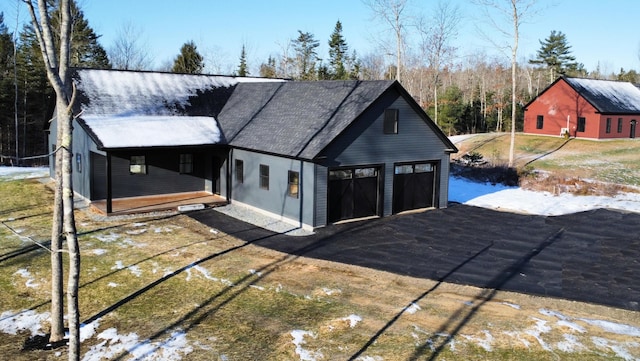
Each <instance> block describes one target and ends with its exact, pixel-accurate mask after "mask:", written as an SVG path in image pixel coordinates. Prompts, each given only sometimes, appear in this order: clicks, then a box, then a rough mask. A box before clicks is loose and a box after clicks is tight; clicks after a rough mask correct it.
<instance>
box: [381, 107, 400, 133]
mask: <svg viewBox="0 0 640 361" xmlns="http://www.w3.org/2000/svg"><path fill="white" fill-rule="evenodd" d="M399 113H400V111H399V110H398V109H385V111H384V134H398V115H399Z"/></svg>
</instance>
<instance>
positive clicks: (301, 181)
mask: <svg viewBox="0 0 640 361" xmlns="http://www.w3.org/2000/svg"><path fill="white" fill-rule="evenodd" d="M303 184H304V161H303V160H302V159H300V179H298V197H299V201H298V206H299V210H298V218H299V221H300V229H302V226H303V224H304V218H303V213H302V212H303V210H304V207H303V203H304V192H303V189H304V187H303Z"/></svg>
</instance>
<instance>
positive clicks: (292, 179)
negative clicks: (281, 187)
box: [287, 170, 300, 198]
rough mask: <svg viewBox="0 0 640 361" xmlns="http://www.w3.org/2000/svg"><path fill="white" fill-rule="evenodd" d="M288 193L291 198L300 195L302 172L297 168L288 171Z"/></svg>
mask: <svg viewBox="0 0 640 361" xmlns="http://www.w3.org/2000/svg"><path fill="white" fill-rule="evenodd" d="M287 195H288V196H289V197H291V198H299V197H300V172H298V171H295V170H290V171H288V172H287Z"/></svg>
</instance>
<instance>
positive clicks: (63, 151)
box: [23, 0, 80, 361]
mask: <svg viewBox="0 0 640 361" xmlns="http://www.w3.org/2000/svg"><path fill="white" fill-rule="evenodd" d="M23 1H24V2H25V4H26V5H27V8H28V9H29V14H30V15H31V23H32V26H33V28H34V31H35V33H36V37H37V39H38V43H39V45H40V50H41V53H42V58H43V60H44V64H45V68H46V72H47V78H48V79H49V82H50V84H51V86H52V87H53V89H54V91H55V93H56V115H55V116H56V122H57V129H56V131H57V142H58V150H57V152H56V155H55V164H56V174H55V182H56V186H55V197H54V202H55V203H54V212H53V214H54V215H53V226H52V232H51V233H52V237H51V245H52V270H51V273H52V284H56V283H58V282H60V281H61V278H62V261H61V257H59V255H60V252H61V251H62V249H61V248H62V247H61V243H62V237H63V236H64V238H65V239H66V242H67V251H68V253H69V274H68V278H67V308H68V323H69V360H74V361H75V360H79V359H80V312H79V310H78V289H79V278H80V249H79V244H78V235H77V231H76V225H75V217H74V213H73V211H74V210H73V183H72V177H71V172H72V168H71V167H72V155H73V149H72V124H71V123H72V120H73V116H72V105H73V91H72V80H71V77H70V72H69V65H70V48H71V3H70V1H71V0H59V1H58V3H57V5H58V7H59V8H58V10H59V14H60V29H53V27H52V25H51V17H50V14H49V9H48V5H47V1H46V0H38V1H37V11H36V9H35V5H34V2H33V0H23ZM54 31H58V34H59V39H60V40H59V43H58V44H56V42H55V41H54ZM56 45H58V46H59V48H58V51H57V52H56ZM53 287H54V288H55V287H56V286H53ZM61 289H62V284H61V282H60V285H59V289H53V294H52V297H51V303H52V307H51V310H52V315H51V319H52V330H51V339H50V341H51V342H58V341H60V340H61V339H62V338H61V337H60V331H61V330H60V328H61V327H62V309H63V307H62V304H61V303H62V302H61V300H62V296H61V291H60V290H61ZM57 293H60V295H58V294H57ZM54 304H55V305H54ZM63 335H64V329H62V336H63Z"/></svg>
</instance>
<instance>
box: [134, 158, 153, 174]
mask: <svg viewBox="0 0 640 361" xmlns="http://www.w3.org/2000/svg"><path fill="white" fill-rule="evenodd" d="M136 167H137V168H136ZM136 169H139V170H136ZM148 173H149V172H148V168H147V157H146V156H144V155H132V156H130V157H129V174H131V175H147V174H148Z"/></svg>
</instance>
